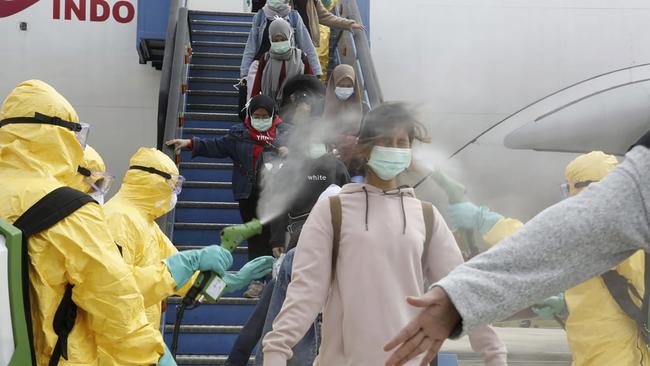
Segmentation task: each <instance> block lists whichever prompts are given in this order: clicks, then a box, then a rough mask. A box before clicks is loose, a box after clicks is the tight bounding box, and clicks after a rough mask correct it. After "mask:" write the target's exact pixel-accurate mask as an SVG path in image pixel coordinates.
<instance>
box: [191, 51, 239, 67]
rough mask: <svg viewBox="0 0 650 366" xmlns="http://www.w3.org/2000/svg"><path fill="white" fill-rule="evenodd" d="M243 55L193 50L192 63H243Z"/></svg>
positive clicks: (237, 64) (234, 64) (236, 64)
mask: <svg viewBox="0 0 650 366" xmlns="http://www.w3.org/2000/svg"><path fill="white" fill-rule="evenodd" d="M241 60H242V55H238V54H234V53H233V54H229V53H212V52H192V63H194V64H199V65H231V66H237V67H239V65H241Z"/></svg>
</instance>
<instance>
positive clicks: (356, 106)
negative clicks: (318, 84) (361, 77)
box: [324, 64, 363, 127]
mask: <svg viewBox="0 0 650 366" xmlns="http://www.w3.org/2000/svg"><path fill="white" fill-rule="evenodd" d="M345 78H348V79H350V80H352V82H353V83H354V94H352V96H350V98H348V99H347V100H340V99H339V98H338V97H337V96H336V93H335V92H334V90H335V89H336V84H338V83H339V82H340V81H341V80H343V79H345ZM324 116H325V118H327V119H340V118H341V117H344V118H345V120H344V121H340V122H343V123H344V124H345V125H347V124H348V123H353V124H354V123H355V122H356V124H359V123H361V118H362V117H363V105H362V103H361V89H360V88H359V82H358V81H357V77H356V74H355V72H354V68H352V66H350V65H346V64H341V65H338V66H337V67H336V68H334V71H333V72H332V77H331V78H330V80H329V82H328V83H327V91H326V92H325V115H324ZM342 127H343V126H342Z"/></svg>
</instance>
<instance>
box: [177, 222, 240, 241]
mask: <svg viewBox="0 0 650 366" xmlns="http://www.w3.org/2000/svg"><path fill="white" fill-rule="evenodd" d="M230 225H231V224H224V223H186V222H175V223H174V240H173V241H174V243H185V244H187V245H208V244H220V243H221V239H220V237H219V235H220V234H221V230H223V228H225V227H228V226H230Z"/></svg>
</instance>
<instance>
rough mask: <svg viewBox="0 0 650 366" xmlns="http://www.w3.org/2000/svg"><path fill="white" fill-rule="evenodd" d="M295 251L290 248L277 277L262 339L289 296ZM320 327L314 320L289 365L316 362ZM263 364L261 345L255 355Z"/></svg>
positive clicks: (296, 348) (259, 363)
mask: <svg viewBox="0 0 650 366" xmlns="http://www.w3.org/2000/svg"><path fill="white" fill-rule="evenodd" d="M294 253H295V249H291V250H289V252H288V253H287V255H286V256H285V257H284V260H283V261H282V265H280V270H279V271H278V277H277V278H276V279H275V288H274V289H273V295H271V303H270V304H269V308H268V312H267V314H266V322H265V323H264V332H263V334H262V339H264V336H266V334H267V333H268V332H270V331H271V329H272V328H273V321H274V320H275V317H276V316H277V315H278V314H279V313H280V310H281V309H282V304H283V303H284V299H285V297H286V296H287V287H289V282H291V266H292V265H293V255H294ZM318 327H319V325H318V322H314V325H313V326H312V327H310V328H309V330H308V331H307V334H305V336H304V337H303V338H302V340H301V341H300V342H298V344H296V345H295V347H293V358H292V359H290V360H289V361H288V362H287V366H312V365H313V364H314V360H315V359H316V355H317V354H318V345H319V344H320V342H319V339H318V338H317V334H318V335H320V332H319V330H320V329H319V328H318ZM263 364H264V354H263V352H262V347H259V348H258V349H257V354H256V355H255V365H258V366H262V365H263Z"/></svg>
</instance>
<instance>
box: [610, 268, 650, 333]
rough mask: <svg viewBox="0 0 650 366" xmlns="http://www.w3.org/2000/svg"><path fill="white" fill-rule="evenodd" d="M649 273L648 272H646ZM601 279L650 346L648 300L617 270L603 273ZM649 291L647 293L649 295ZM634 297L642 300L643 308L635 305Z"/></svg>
mask: <svg viewBox="0 0 650 366" xmlns="http://www.w3.org/2000/svg"><path fill="white" fill-rule="evenodd" d="M645 272H646V273H647V271H645ZM600 278H602V280H603V282H605V286H606V287H607V290H608V291H609V293H610V294H611V296H612V298H614V301H616V303H617V304H618V306H619V307H620V308H621V310H623V312H624V313H625V314H626V315H627V316H628V317H629V318H630V319H632V320H634V322H635V323H636V325H637V328H638V329H639V333H640V334H641V337H642V338H643V340H644V341H645V343H646V344H648V330H647V318H648V313H647V302H646V301H647V299H645V300H644V298H642V297H641V295H639V292H638V291H637V289H636V287H634V285H633V284H632V283H630V281H628V279H627V278H625V277H623V276H622V275H621V274H620V273H618V272H617V271H615V270H609V271H607V272H605V273H603V274H602V275H601V276H600ZM647 292H648V291H646V293H647ZM632 296H634V297H636V298H637V299H638V300H642V301H643V302H642V306H641V307H638V306H636V304H635V303H634V300H633V299H632ZM644 310H645V312H644Z"/></svg>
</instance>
